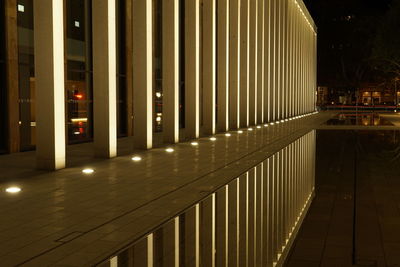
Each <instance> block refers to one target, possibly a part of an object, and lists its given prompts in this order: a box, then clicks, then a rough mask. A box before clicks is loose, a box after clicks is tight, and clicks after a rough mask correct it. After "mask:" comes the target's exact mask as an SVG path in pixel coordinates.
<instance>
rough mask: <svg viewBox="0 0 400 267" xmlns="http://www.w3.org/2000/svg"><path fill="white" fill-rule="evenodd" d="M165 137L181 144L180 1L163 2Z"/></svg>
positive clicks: (168, 140) (165, 139) (169, 141)
mask: <svg viewBox="0 0 400 267" xmlns="http://www.w3.org/2000/svg"><path fill="white" fill-rule="evenodd" d="M162 20H163V24H162V31H163V48H162V49H163V52H162V56H163V60H162V64H163V67H162V71H163V75H162V77H163V81H162V82H163V120H164V123H163V136H164V142H166V143H177V142H179V0H163V5H162Z"/></svg>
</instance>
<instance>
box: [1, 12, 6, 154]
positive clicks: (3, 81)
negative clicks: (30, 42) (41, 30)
mask: <svg viewBox="0 0 400 267" xmlns="http://www.w3.org/2000/svg"><path fill="white" fill-rule="evenodd" d="M4 24H5V10H4V5H0V154H3V153H5V152H6V151H7V127H6V125H7V101H6V99H7V94H6V64H5V63H6V62H5V61H6V55H5V52H6V49H5V25H4Z"/></svg>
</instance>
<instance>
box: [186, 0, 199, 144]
mask: <svg viewBox="0 0 400 267" xmlns="http://www.w3.org/2000/svg"><path fill="white" fill-rule="evenodd" d="M199 1H200V0H191V1H185V128H186V129H185V130H186V137H187V138H198V137H199V127H200V114H199V112H200V108H199V105H200V101H199V100H200V98H199V82H200V58H199V57H200V33H199V32H200V28H199V27H200V3H199Z"/></svg>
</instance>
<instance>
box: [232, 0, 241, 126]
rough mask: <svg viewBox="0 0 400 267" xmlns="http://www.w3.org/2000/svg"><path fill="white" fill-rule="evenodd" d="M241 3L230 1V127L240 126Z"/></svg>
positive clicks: (239, 0)
mask: <svg viewBox="0 0 400 267" xmlns="http://www.w3.org/2000/svg"><path fill="white" fill-rule="evenodd" d="M240 4H241V0H230V1H229V128H230V129H232V130H235V129H238V128H239V122H240V118H239V113H240V112H239V111H240V20H241V14H240Z"/></svg>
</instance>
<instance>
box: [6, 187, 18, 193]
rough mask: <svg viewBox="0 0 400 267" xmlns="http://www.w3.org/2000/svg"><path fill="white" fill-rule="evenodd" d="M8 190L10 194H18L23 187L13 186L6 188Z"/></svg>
mask: <svg viewBox="0 0 400 267" xmlns="http://www.w3.org/2000/svg"><path fill="white" fill-rule="evenodd" d="M6 192H7V193H10V194H16V193H19V192H21V188H19V187H16V186H12V187H9V188H6Z"/></svg>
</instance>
